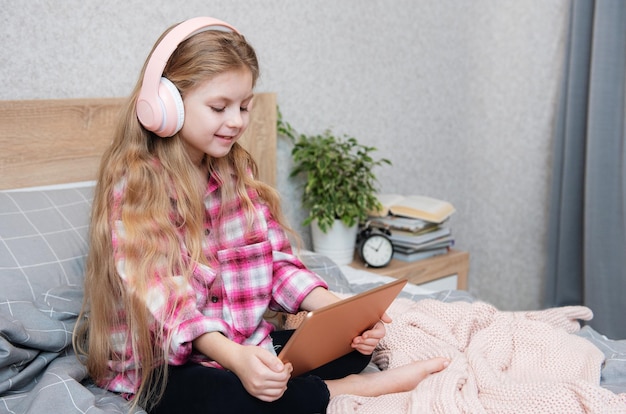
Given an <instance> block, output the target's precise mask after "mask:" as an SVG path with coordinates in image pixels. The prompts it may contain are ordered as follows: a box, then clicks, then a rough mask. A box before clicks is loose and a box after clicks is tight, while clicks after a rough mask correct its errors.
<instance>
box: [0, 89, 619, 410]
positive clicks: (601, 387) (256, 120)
mask: <svg viewBox="0 0 626 414" xmlns="http://www.w3.org/2000/svg"><path fill="white" fill-rule="evenodd" d="M256 99H257V101H256V104H255V107H254V110H253V112H252V121H251V126H250V128H249V129H248V131H247V133H246V137H245V138H243V142H244V145H245V146H246V147H247V148H248V149H249V150H250V152H251V153H252V154H253V155H254V156H255V158H256V159H257V161H258V163H259V165H260V176H261V178H262V179H263V180H264V181H266V182H268V183H270V184H274V183H275V182H276V176H275V174H276V173H275V171H276V168H275V167H276V165H275V164H276V97H275V95H274V94H272V93H262V94H258V96H257V98H256ZM122 101H123V100H122V99H118V98H98V99H69V100H32V101H4V102H0V131H1V132H0V286H1V287H0V413H35V414H39V413H42V414H43V413H46V414H48V413H51V412H56V413H73V412H81V413H85V412H89V413H122V412H127V409H128V406H127V405H126V402H125V401H124V400H123V399H122V398H120V397H119V396H117V395H115V394H112V393H109V392H106V391H104V390H102V389H99V388H97V387H96V386H94V385H93V384H92V383H91V382H90V380H89V378H88V377H87V375H86V371H85V369H84V367H83V366H82V365H81V364H80V363H79V362H78V361H77V359H76V358H75V356H74V354H73V351H72V348H71V332H72V328H73V324H74V321H75V318H76V315H77V313H78V311H79V308H80V303H81V299H82V290H81V287H82V272H83V266H84V265H83V263H84V259H85V255H86V252H87V244H86V240H87V239H86V235H87V230H88V219H89V208H90V203H91V200H92V196H93V188H94V182H93V180H94V177H95V174H96V169H97V166H98V162H99V159H100V155H101V153H102V151H103V149H104V148H105V147H106V146H107V144H108V142H109V141H108V140H109V137H110V132H111V128H112V127H113V124H114V123H115V119H116V117H117V113H118V111H119V108H120V105H121V103H122ZM301 256H302V259H303V261H304V262H305V263H306V264H307V266H309V267H310V268H311V269H312V270H314V271H315V272H317V273H318V274H320V275H321V276H322V277H324V278H325V279H326V280H327V281H328V283H329V286H330V289H331V290H333V291H335V292H337V293H338V294H340V295H346V296H347V295H351V294H354V293H357V292H361V291H363V290H365V289H368V288H371V287H373V286H377V285H379V284H381V283H385V282H387V281H389V280H391V279H390V278H389V277H386V276H381V275H377V274H373V273H370V272H367V271H360V270H359V271H357V270H355V269H352V268H349V267H345V266H337V265H336V264H334V263H333V262H332V261H331V260H329V259H328V258H326V257H324V256H321V255H319V254H316V253H313V252H308V251H304V252H302V255H301ZM389 314H390V316H391V317H392V318H393V319H394V322H393V323H392V324H390V325H389V326H388V335H387V338H386V339H385V340H384V341H383V342H381V345H380V347H379V349H378V350H377V352H376V353H375V355H374V358H373V363H372V364H370V367H368V370H378V369H385V368H387V367H393V366H397V365H401V364H404V363H406V362H407V361H410V360H412V359H418V358H426V357H429V356H436V355H444V356H448V357H450V358H451V361H452V362H451V365H450V366H449V367H448V369H446V370H445V371H444V372H442V373H440V374H436V375H433V376H431V377H429V378H428V379H427V380H425V381H423V382H422V383H421V384H420V385H419V386H418V387H417V388H416V389H415V390H414V391H412V392H408V393H401V394H393V395H389V396H383V397H378V398H359V397H355V396H349V395H346V396H339V397H337V398H334V399H333V400H332V401H331V404H330V406H329V409H328V412H329V413H347V412H350V413H352V412H357V413H374V412H376V413H381V412H383V413H388V412H389V413H418V412H442V413H455V412H554V413H562V412H569V413H576V412H594V413H595V412H597V413H607V412H626V340H618V341H615V340H609V339H607V338H605V337H603V336H602V335H601V334H600V333H598V332H595V331H593V330H592V329H590V328H589V327H583V328H582V329H581V328H580V323H579V320H582V319H588V318H589V317H591V314H590V311H589V310H588V309H586V308H583V307H567V308H556V309H550V310H541V311H529V312H502V311H499V310H498V309H495V308H494V307H493V306H491V305H489V304H487V303H484V302H481V301H480V300H477V299H476V298H474V297H472V296H471V295H470V294H469V293H467V292H465V291H461V290H448V291H439V292H433V291H428V290H425V289H423V288H420V287H419V286H415V285H408V286H407V287H406V288H405V290H404V291H403V292H402V293H401V295H400V296H399V298H398V299H396V301H394V303H393V304H392V306H391V307H390V309H389ZM285 324H286V327H294V326H297V324H298V315H296V316H294V317H289V318H287V320H286V322H285ZM135 412H143V411H141V410H140V409H138V410H136V411H135Z"/></svg>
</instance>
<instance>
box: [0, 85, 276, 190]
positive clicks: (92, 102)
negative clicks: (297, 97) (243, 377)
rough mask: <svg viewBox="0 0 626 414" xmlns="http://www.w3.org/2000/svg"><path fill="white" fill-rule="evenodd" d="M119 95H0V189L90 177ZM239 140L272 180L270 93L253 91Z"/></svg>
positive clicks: (106, 140)
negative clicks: (26, 97) (0, 98)
mask: <svg viewBox="0 0 626 414" xmlns="http://www.w3.org/2000/svg"><path fill="white" fill-rule="evenodd" d="M124 100H125V98H93V99H60V100H24V101H0V190H2V189H11V188H22V187H32V186H42V185H51V184H62V183H72V182H80V181H90V180H94V179H95V177H96V173H97V170H98V165H99V163H100V157H101V155H102V153H103V152H104V149H105V148H106V146H107V145H108V144H109V142H110V141H111V137H112V136H113V130H114V127H115V123H116V122H117V117H118V113H119V111H120V108H121V106H122V104H123V102H124ZM240 142H241V143H242V144H243V146H244V147H245V148H246V149H247V150H248V151H250V152H251V153H252V155H253V157H254V159H255V160H256V162H257V163H258V165H259V175H260V178H261V179H262V180H263V181H264V182H266V183H268V184H270V185H272V186H274V185H275V184H276V95H275V94H273V93H259V94H257V95H256V96H255V102H254V107H253V109H252V113H251V121H250V126H249V127H248V129H247V131H246V133H245V134H244V136H243V137H242V138H241V140H240Z"/></svg>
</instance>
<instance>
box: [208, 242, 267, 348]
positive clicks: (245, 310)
mask: <svg viewBox="0 0 626 414" xmlns="http://www.w3.org/2000/svg"><path fill="white" fill-rule="evenodd" d="M217 258H218V260H219V263H220V276H221V281H222V288H223V295H224V304H223V306H224V319H225V320H226V322H227V323H229V324H230V325H231V326H232V327H233V328H234V329H235V330H236V331H238V332H239V333H240V334H242V335H244V336H246V337H248V336H250V335H251V334H252V333H253V332H254V331H255V330H256V329H257V328H258V326H259V325H260V323H261V322H262V320H263V315H264V313H265V311H266V310H267V307H268V305H269V302H270V299H271V297H272V269H273V259H272V245H271V243H270V242H269V241H263V242H260V243H254V244H249V245H246V246H240V247H233V248H229V249H224V250H220V251H218V252H217Z"/></svg>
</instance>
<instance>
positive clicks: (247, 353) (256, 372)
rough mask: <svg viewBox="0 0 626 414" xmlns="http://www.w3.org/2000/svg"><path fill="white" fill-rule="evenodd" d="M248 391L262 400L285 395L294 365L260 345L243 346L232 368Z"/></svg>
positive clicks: (273, 399) (270, 399) (271, 399)
mask: <svg viewBox="0 0 626 414" xmlns="http://www.w3.org/2000/svg"><path fill="white" fill-rule="evenodd" d="M231 370H232V371H233V372H234V373H235V374H236V375H237V377H239V379H240V380H241V383H242V384H243V386H244V388H245V389H246V391H248V393H249V394H250V395H252V396H254V397H256V398H258V399H259V400H261V401H267V402H271V401H275V400H277V399H279V398H280V397H282V396H283V394H284V393H285V390H286V389H287V381H288V380H289V378H290V377H291V371H293V367H292V366H291V364H290V363H288V364H283V362H282V361H281V360H280V359H278V357H276V356H275V355H273V354H272V353H270V352H269V351H267V350H265V349H263V348H260V347H258V346H241V347H240V349H239V355H238V357H237V358H236V363H235V366H233V367H232V369H231Z"/></svg>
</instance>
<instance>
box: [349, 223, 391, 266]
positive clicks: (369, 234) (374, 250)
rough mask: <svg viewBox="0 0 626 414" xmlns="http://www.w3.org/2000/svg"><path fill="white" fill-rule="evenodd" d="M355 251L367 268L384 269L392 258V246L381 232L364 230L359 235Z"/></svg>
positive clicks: (369, 229)
mask: <svg viewBox="0 0 626 414" xmlns="http://www.w3.org/2000/svg"><path fill="white" fill-rule="evenodd" d="M357 251H358V254H359V257H361V260H363V262H364V263H365V265H366V266H369V267H376V268H378V267H385V266H387V265H388V264H389V262H391V259H392V258H393V244H392V243H391V240H390V239H389V237H387V235H386V234H384V233H383V232H381V231H375V230H373V229H371V228H365V229H364V230H363V231H361V234H360V235H359V242H358V246H357Z"/></svg>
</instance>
